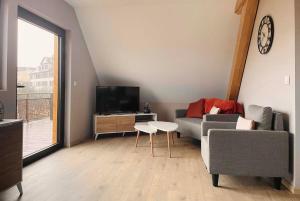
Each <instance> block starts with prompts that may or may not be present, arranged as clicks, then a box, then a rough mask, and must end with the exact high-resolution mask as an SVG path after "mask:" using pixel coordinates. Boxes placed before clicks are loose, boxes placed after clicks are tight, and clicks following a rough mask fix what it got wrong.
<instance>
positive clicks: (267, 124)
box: [246, 105, 273, 130]
mask: <svg viewBox="0 0 300 201" xmlns="http://www.w3.org/2000/svg"><path fill="white" fill-rule="evenodd" d="M246 118H247V119H251V120H254V121H255V123H256V126H255V128H256V130H271V129H272V118H273V111H272V108H271V107H262V106H258V105H249V107H248V111H247V112H246Z"/></svg>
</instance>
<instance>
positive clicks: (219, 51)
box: [66, 0, 239, 103]
mask: <svg viewBox="0 0 300 201" xmlns="http://www.w3.org/2000/svg"><path fill="white" fill-rule="evenodd" d="M66 1H67V2H69V3H70V4H71V5H73V6H74V8H75V10H76V14H77V16H78V19H79V22H80V25H81V28H82V31H83V33H84V36H85V40H86V42H87V45H88V48H89V51H90V54H91V57H92V59H93V62H94V66H95V68H96V71H97V75H98V79H99V82H100V83H101V84H103V85H137V86H140V87H141V96H142V101H149V102H172V103H185V102H189V101H193V100H197V99H198V98H199V97H203V96H205V97H213V96H214V97H221V98H224V97H225V95H226V89H227V83H228V80H229V76H230V70H231V62H232V58H233V51H234V46H235V42H236V36H237V30H238V24H239V17H238V16H237V15H235V14H234V6H235V3H236V0H226V1H220V0H66ZM83 68H84V67H83ZM83 76H84V75H83Z"/></svg>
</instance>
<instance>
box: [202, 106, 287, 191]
mask: <svg viewBox="0 0 300 201" xmlns="http://www.w3.org/2000/svg"><path fill="white" fill-rule="evenodd" d="M246 118H247V119H252V120H254V121H255V122H256V127H257V129H256V130H247V131H246V130H236V129H235V127H236V123H228V122H203V124H202V137H201V154H202V158H203V161H204V163H205V165H206V167H207V170H208V172H209V173H210V174H211V175H212V180H213V185H214V186H218V180H219V175H220V174H224V175H237V176H260V177H271V178H274V188H276V189H280V186H281V178H284V177H286V176H288V164H289V133H288V132H286V131H284V129H283V118H282V114H280V113H273V112H272V109H271V108H269V107H260V106H256V105H252V106H249V109H248V112H246Z"/></svg>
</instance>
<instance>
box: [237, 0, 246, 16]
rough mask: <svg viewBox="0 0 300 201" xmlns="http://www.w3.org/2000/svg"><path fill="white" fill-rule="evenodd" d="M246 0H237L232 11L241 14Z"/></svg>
mask: <svg viewBox="0 0 300 201" xmlns="http://www.w3.org/2000/svg"><path fill="white" fill-rule="evenodd" d="M246 1H247V0H237V1H236V4H235V8H234V12H235V13H236V14H238V15H240V14H242V11H243V8H244V5H245V3H246Z"/></svg>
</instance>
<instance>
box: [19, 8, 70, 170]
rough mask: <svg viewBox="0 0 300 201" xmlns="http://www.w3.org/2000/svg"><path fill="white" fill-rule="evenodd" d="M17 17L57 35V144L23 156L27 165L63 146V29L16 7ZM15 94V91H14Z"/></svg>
mask: <svg viewBox="0 0 300 201" xmlns="http://www.w3.org/2000/svg"><path fill="white" fill-rule="evenodd" d="M18 18H19V19H22V20H24V21H26V22H29V23H31V24H33V25H35V26H38V27H40V28H42V29H45V30H47V31H50V32H52V33H53V34H55V35H57V36H58V49H59V50H58V55H59V56H58V62H59V64H58V66H59V67H58V74H59V75H58V85H59V87H58V88H59V90H58V113H57V114H58V118H57V121H58V122H57V141H58V142H57V144H55V145H51V146H49V147H47V148H45V149H43V150H40V151H39V152H37V153H33V154H32V155H29V156H26V157H25V158H23V165H24V166H26V165H29V164H31V163H33V162H35V161H37V160H39V159H41V158H43V157H45V156H48V155H50V154H52V153H54V152H55V151H57V150H59V149H61V148H62V147H64V117H65V113H64V111H65V35H66V33H65V30H64V29H62V28H60V27H59V26H57V25H55V24H53V23H51V22H49V21H48V20H46V19H44V18H42V17H40V16H38V15H36V14H34V13H32V12H30V11H28V10H26V9H25V8H22V7H20V6H19V7H18ZM16 94H17V93H16Z"/></svg>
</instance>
